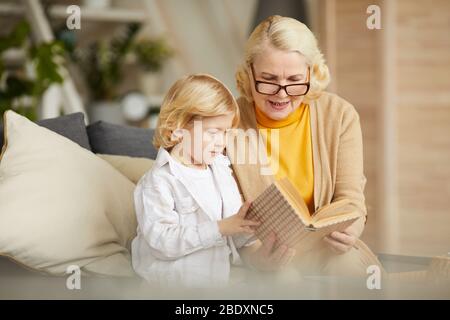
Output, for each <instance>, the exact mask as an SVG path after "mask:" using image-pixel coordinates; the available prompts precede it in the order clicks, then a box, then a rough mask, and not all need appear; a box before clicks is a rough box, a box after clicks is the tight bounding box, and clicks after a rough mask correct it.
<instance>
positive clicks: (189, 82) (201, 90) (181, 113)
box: [153, 74, 239, 149]
mask: <svg viewBox="0 0 450 320" xmlns="http://www.w3.org/2000/svg"><path fill="white" fill-rule="evenodd" d="M230 113H232V114H233V116H234V118H233V122H232V126H233V127H237V125H238V123H239V106H238V104H237V102H236V100H235V99H234V97H233V94H232V93H231V92H230V90H229V89H228V88H227V87H226V86H225V85H224V84H223V83H222V82H220V81H219V80H218V79H216V78H214V77H212V76H210V75H207V74H194V75H190V76H187V77H184V78H182V79H179V80H178V81H176V82H175V83H174V84H173V85H172V87H171V88H170V89H169V91H168V93H167V95H166V96H165V98H164V100H163V103H162V105H161V111H160V113H159V118H158V124H157V128H156V130H155V135H154V137H153V145H154V146H155V147H156V148H159V147H163V148H165V149H170V148H172V147H173V146H174V145H176V144H177V143H178V142H179V141H177V140H174V139H172V133H173V132H174V131H175V130H177V129H184V128H185V127H186V125H187V124H188V123H190V121H191V120H193V119H194V118H197V117H214V116H220V115H225V114H230Z"/></svg>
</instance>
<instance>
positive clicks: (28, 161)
mask: <svg viewBox="0 0 450 320" xmlns="http://www.w3.org/2000/svg"><path fill="white" fill-rule="evenodd" d="M4 124H5V129H4V131H5V145H4V146H3V149H2V153H1V156H0V255H4V256H8V257H10V258H11V259H13V260H15V261H17V262H19V263H21V264H23V265H25V266H27V267H29V268H32V269H36V270H39V271H44V272H46V273H50V274H56V275H63V274H65V272H66V268H67V267H68V266H69V265H77V266H79V267H80V269H81V271H82V273H83V274H89V273H94V274H104V275H113V276H129V275H133V274H134V272H133V269H132V267H131V263H130V244H131V241H132V239H133V238H134V236H135V232H136V227H137V225H136V218H135V213H134V203H133V190H134V184H133V183H132V182H130V181H129V180H128V179H127V178H125V177H124V176H123V175H122V174H120V173H119V172H118V171H116V170H115V169H114V168H113V167H112V166H111V165H109V164H108V163H107V162H105V161H103V160H102V159H100V158H98V157H97V156H96V155H95V154H93V153H92V152H90V151H88V150H86V149H83V148H81V147H80V146H79V145H78V144H76V143H74V142H72V141H71V140H69V139H67V138H65V137H63V136H61V135H59V134H57V133H55V132H52V131H50V130H48V129H46V128H43V127H40V126H38V125H36V124H34V123H33V122H31V121H29V120H28V119H27V118H25V117H22V116H20V115H18V114H17V113H15V112H14V111H12V110H9V111H6V112H5V114H4Z"/></svg>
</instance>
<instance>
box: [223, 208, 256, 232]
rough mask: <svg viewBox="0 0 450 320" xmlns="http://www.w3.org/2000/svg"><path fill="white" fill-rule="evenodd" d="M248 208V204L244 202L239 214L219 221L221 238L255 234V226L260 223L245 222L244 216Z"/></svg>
mask: <svg viewBox="0 0 450 320" xmlns="http://www.w3.org/2000/svg"><path fill="white" fill-rule="evenodd" d="M249 207H250V202H249V201H246V202H244V204H243V205H242V206H241V208H240V209H239V212H238V213H236V214H235V215H233V216H231V217H228V218H225V219H223V220H219V221H218V222H217V224H218V225H219V231H220V233H221V234H222V235H223V236H231V235H234V234H238V233H247V234H253V233H254V232H255V230H254V228H252V227H255V226H258V225H259V224H260V222H257V221H252V220H245V215H246V214H247V210H248V208H249Z"/></svg>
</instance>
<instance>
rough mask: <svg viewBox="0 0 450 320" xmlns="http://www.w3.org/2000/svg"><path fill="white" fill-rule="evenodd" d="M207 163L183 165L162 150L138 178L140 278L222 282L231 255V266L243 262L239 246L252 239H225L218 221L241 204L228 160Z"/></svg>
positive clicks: (135, 258) (135, 251)
mask: <svg viewBox="0 0 450 320" xmlns="http://www.w3.org/2000/svg"><path fill="white" fill-rule="evenodd" d="M209 167H210V169H208V170H199V169H193V168H188V167H185V166H184V165H182V164H181V163H179V162H178V161H177V160H175V159H174V158H173V157H172V156H171V155H170V154H169V153H168V152H167V151H166V150H165V149H163V148H160V150H159V152H158V156H157V158H156V160H155V162H154V164H153V167H152V169H151V170H150V171H149V172H147V173H146V174H145V175H144V176H143V177H142V178H141V179H140V180H139V182H138V184H137V186H136V189H135V191H134V202H135V209H136V216H137V221H138V228H137V236H136V238H135V239H134V240H133V243H132V262H133V267H134V269H135V271H136V273H137V274H139V275H140V276H141V277H143V278H145V279H147V280H148V281H150V282H153V283H158V284H160V285H164V286H180V285H181V286H189V287H196V286H200V287H205V286H221V285H225V284H226V283H227V282H228V277H229V273H230V254H231V262H232V263H233V264H238V265H239V264H241V263H242V262H241V259H240V257H239V254H238V252H237V248H240V247H242V246H244V245H250V244H251V242H252V241H249V240H250V238H251V237H249V236H233V237H224V236H222V235H221V234H220V232H219V227H218V224H217V220H220V219H223V218H227V217H229V216H232V215H234V214H236V213H237V212H238V211H239V208H240V207H241V205H242V200H241V196H240V194H239V189H238V186H237V184H236V182H235V180H234V178H233V176H232V171H231V168H230V161H229V159H228V158H227V157H226V156H224V155H217V156H216V158H215V159H214V161H213V163H212V164H211V165H210V166H209Z"/></svg>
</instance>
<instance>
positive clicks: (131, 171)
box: [97, 153, 154, 184]
mask: <svg viewBox="0 0 450 320" xmlns="http://www.w3.org/2000/svg"><path fill="white" fill-rule="evenodd" d="M97 156H98V157H100V158H102V159H103V160H105V161H106V162H108V163H109V164H110V165H112V166H113V167H114V168H115V169H116V170H117V171H119V172H120V173H122V174H123V175H124V176H125V177H127V178H128V179H130V181H131V182H133V183H135V184H137V183H138V181H139V179H140V178H141V177H142V176H143V175H144V174H145V173H146V172H147V171H149V170H150V169H151V168H152V166H153V162H154V160H152V159H147V158H140V157H129V156H118V155H112V154H99V153H98V154H97Z"/></svg>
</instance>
